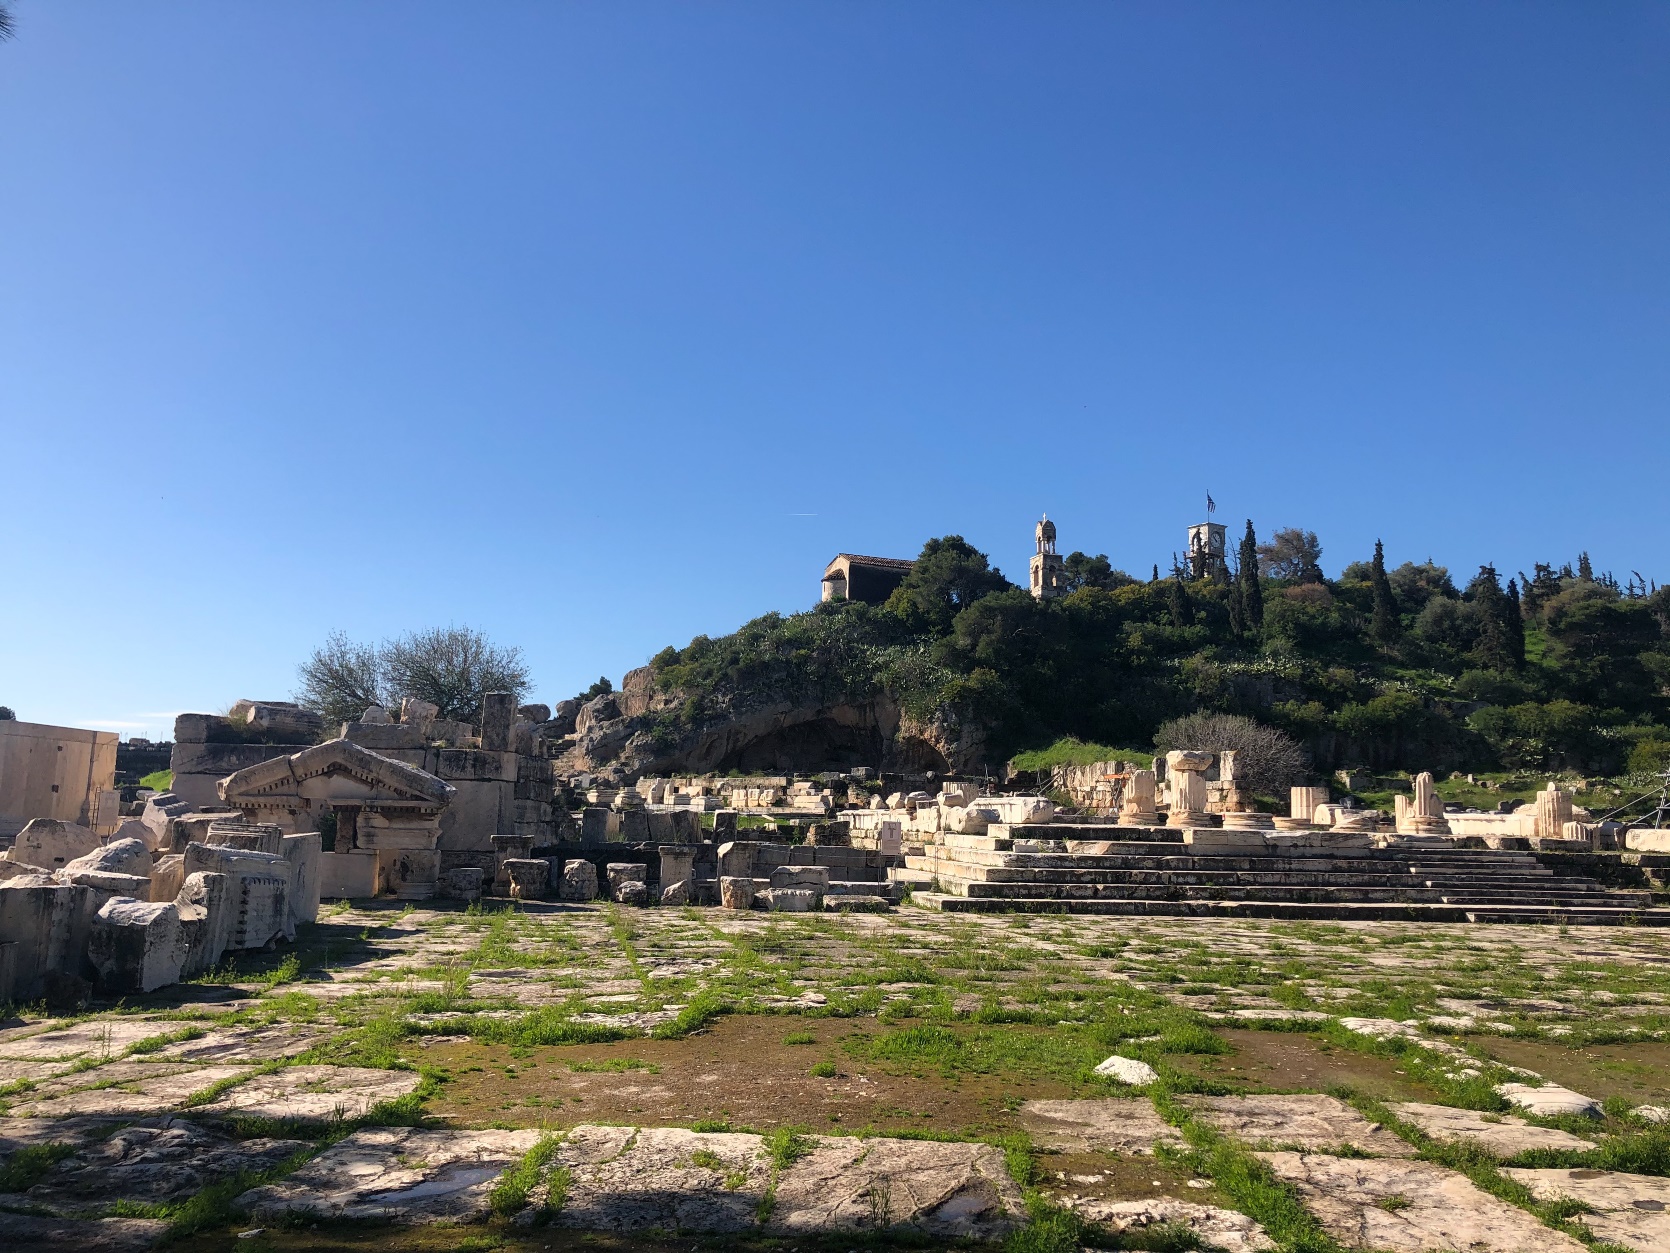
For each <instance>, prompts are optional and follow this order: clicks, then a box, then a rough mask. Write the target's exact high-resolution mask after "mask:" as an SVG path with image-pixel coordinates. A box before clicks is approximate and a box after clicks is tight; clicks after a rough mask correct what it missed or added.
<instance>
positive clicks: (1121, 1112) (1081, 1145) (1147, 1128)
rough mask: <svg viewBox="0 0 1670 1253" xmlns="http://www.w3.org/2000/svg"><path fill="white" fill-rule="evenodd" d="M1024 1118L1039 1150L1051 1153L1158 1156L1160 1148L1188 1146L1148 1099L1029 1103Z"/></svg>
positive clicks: (1180, 1134) (1025, 1106)
mask: <svg viewBox="0 0 1670 1253" xmlns="http://www.w3.org/2000/svg"><path fill="white" fill-rule="evenodd" d="M1020 1117H1021V1123H1022V1125H1023V1126H1025V1127H1026V1129H1027V1130H1028V1131H1029V1132H1030V1133H1031V1134H1032V1138H1033V1139H1034V1140H1035V1141H1037V1143H1038V1145H1039V1147H1041V1148H1046V1149H1058V1150H1063V1151H1066V1152H1078V1151H1083V1150H1085V1149H1097V1150H1101V1151H1103V1152H1108V1153H1153V1151H1154V1146H1155V1145H1156V1144H1173V1145H1179V1146H1181V1145H1182V1143H1183V1133H1182V1132H1181V1131H1179V1130H1177V1128H1176V1127H1173V1126H1172V1125H1171V1124H1169V1123H1168V1122H1166V1121H1165V1119H1163V1118H1161V1117H1160V1116H1159V1115H1158V1114H1156V1113H1155V1112H1154V1106H1153V1103H1152V1102H1150V1101H1149V1100H1147V1099H1146V1098H1139V1099H1127V1100H1118V1099H1112V1100H1105V1101H1028V1102H1027V1103H1026V1104H1025V1105H1022V1106H1021V1109H1020Z"/></svg>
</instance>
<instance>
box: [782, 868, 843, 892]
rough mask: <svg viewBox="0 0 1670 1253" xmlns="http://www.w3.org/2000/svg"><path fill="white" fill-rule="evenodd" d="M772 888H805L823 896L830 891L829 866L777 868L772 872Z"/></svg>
mask: <svg viewBox="0 0 1670 1253" xmlns="http://www.w3.org/2000/svg"><path fill="white" fill-rule="evenodd" d="M771 886H772V888H773V889H776V888H804V889H805V890H807V891H809V892H816V893H817V894H818V895H819V896H822V895H823V894H824V893H825V892H827V891H829V867H827V866H794V865H790V866H776V867H773V869H772V871H771Z"/></svg>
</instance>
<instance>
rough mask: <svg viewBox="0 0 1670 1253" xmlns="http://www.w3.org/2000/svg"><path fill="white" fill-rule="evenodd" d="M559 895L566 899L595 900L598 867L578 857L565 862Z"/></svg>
mask: <svg viewBox="0 0 1670 1253" xmlns="http://www.w3.org/2000/svg"><path fill="white" fill-rule="evenodd" d="M558 895H559V896H560V897H561V898H562V899H563V900H565V901H595V900H596V899H597V867H596V866H594V865H592V864H591V862H589V861H582V860H581V859H580V858H578V857H575V858H571V859H570V860H568V861H565V862H563V864H562V887H561V888H560V889H559V891H558Z"/></svg>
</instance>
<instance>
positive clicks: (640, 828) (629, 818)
mask: <svg viewBox="0 0 1670 1253" xmlns="http://www.w3.org/2000/svg"><path fill="white" fill-rule="evenodd" d="M622 795H627V793H622ZM620 838H621V839H622V840H624V841H625V842H626V843H628V844H644V843H647V842H648V841H649V838H650V834H649V815H648V814H647V813H645V812H644V811H643V810H641V809H624V810H621V812H620Z"/></svg>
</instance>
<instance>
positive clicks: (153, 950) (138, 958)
mask: <svg viewBox="0 0 1670 1253" xmlns="http://www.w3.org/2000/svg"><path fill="white" fill-rule="evenodd" d="M149 855H150V854H149V853H147V854H146V856H149ZM190 949H191V943H190V939H189V938H188V936H187V935H186V933H185V932H184V931H183V930H182V929H181V927H180V911H179V909H178V907H177V906H175V904H174V903H173V902H172V901H169V902H167V903H161V902H151V901H138V900H134V899H132V898H130V897H126V896H117V897H113V898H111V899H110V900H108V901H106V902H105V903H104V908H102V909H100V910H99V913H98V917H97V918H95V919H94V920H93V928H92V933H91V934H90V935H89V937H88V940H87V957H88V959H89V960H90V961H91V962H92V963H93V969H95V970H97V971H98V973H99V983H100V984H101V985H102V986H103V987H105V988H107V989H109V990H110V991H113V992H154V991H155V990H156V989H157V988H163V987H167V986H169V985H170V984H174V983H178V982H179V981H180V972H181V970H182V969H183V968H184V966H185V962H186V958H187V956H188V955H189V953H190Z"/></svg>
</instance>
